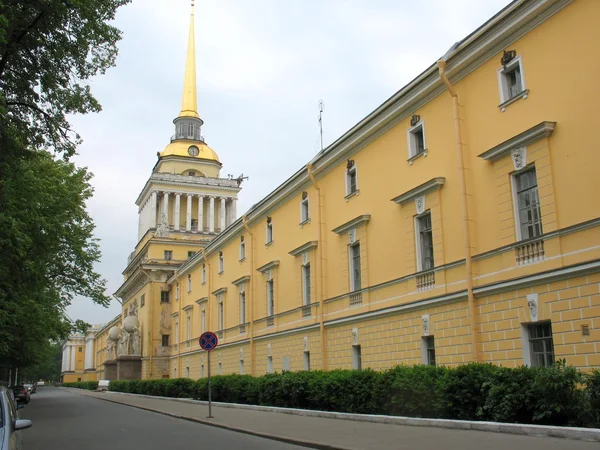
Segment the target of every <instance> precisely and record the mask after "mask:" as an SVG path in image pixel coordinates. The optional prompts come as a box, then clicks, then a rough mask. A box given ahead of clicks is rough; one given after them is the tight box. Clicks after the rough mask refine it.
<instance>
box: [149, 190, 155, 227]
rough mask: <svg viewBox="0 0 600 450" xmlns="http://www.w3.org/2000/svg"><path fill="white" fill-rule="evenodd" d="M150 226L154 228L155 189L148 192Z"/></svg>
mask: <svg viewBox="0 0 600 450" xmlns="http://www.w3.org/2000/svg"><path fill="white" fill-rule="evenodd" d="M150 228H156V191H152V194H150Z"/></svg>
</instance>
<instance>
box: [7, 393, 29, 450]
mask: <svg viewBox="0 0 600 450" xmlns="http://www.w3.org/2000/svg"><path fill="white" fill-rule="evenodd" d="M22 407H23V406H22V405H19V406H17V402H16V401H15V399H14V396H13V393H12V391H11V390H9V389H6V388H5V387H4V386H0V450H21V449H22V448H23V445H22V439H21V434H20V433H19V430H24V429H25V428H29V427H30V426H31V425H32V423H31V420H25V419H19V415H18V413H17V409H21V408H22Z"/></svg>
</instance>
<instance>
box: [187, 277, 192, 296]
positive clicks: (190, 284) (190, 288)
mask: <svg viewBox="0 0 600 450" xmlns="http://www.w3.org/2000/svg"><path fill="white" fill-rule="evenodd" d="M187 282H188V285H187V291H188V292H192V275H191V274H188V277H187Z"/></svg>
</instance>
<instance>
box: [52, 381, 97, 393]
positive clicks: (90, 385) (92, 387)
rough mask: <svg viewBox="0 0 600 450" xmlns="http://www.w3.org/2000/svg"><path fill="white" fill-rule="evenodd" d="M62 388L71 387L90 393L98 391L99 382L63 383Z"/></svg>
mask: <svg viewBox="0 0 600 450" xmlns="http://www.w3.org/2000/svg"><path fill="white" fill-rule="evenodd" d="M61 386H63V387H70V388H76V389H87V390H88V391H95V390H96V389H98V382H97V381H74V382H72V383H63V384H62V385H61Z"/></svg>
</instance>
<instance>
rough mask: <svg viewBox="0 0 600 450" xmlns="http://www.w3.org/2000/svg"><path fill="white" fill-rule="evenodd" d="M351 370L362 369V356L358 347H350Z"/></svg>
mask: <svg viewBox="0 0 600 450" xmlns="http://www.w3.org/2000/svg"><path fill="white" fill-rule="evenodd" d="M352 368H353V369H354V370H360V369H361V368H362V355H361V351H360V345H353V346H352Z"/></svg>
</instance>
